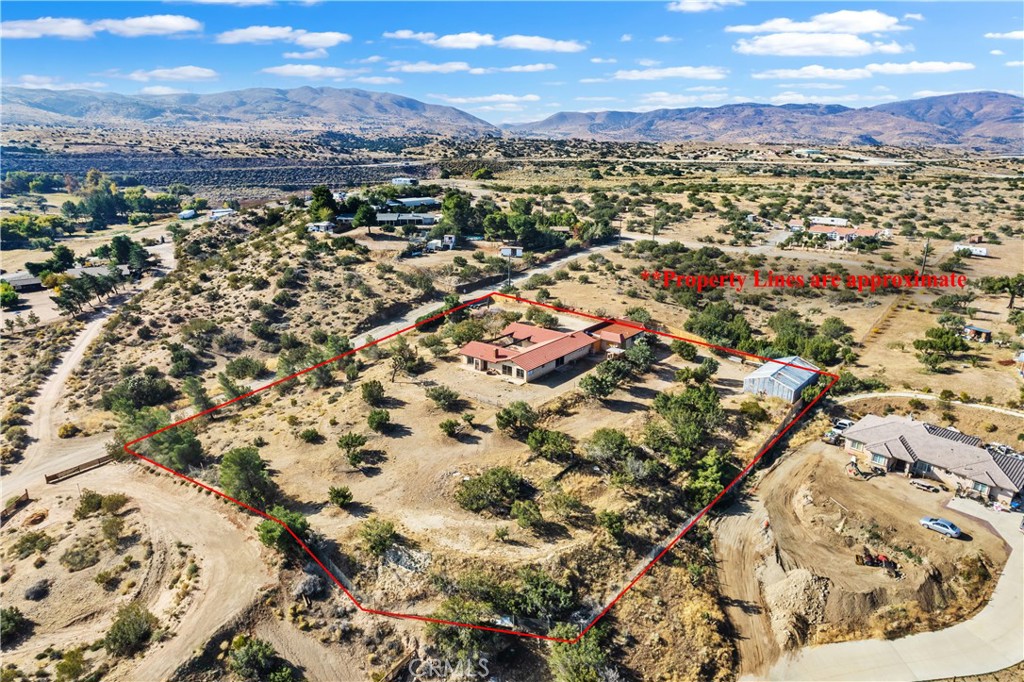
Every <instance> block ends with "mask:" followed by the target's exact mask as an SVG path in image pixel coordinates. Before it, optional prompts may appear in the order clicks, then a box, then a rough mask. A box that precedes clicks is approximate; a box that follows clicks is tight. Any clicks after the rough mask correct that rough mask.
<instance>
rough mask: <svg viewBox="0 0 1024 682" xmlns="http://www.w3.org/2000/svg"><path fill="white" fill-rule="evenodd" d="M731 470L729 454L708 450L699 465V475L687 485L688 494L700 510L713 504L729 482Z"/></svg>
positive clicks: (714, 449)
mask: <svg viewBox="0 0 1024 682" xmlns="http://www.w3.org/2000/svg"><path fill="white" fill-rule="evenodd" d="M731 469H732V464H731V463H730V462H729V455H728V453H724V452H720V451H719V450H718V448H711V449H710V450H708V452H707V454H706V455H704V457H703V458H702V459H701V460H700V462H699V464H698V469H697V475H696V476H694V477H692V478H691V479H690V480H689V481H688V482H687V484H686V492H688V493H689V494H690V496H691V497H692V499H693V500H694V502H695V503H696V505H697V507H698V508H703V507H706V506H707V505H709V504H711V501H712V500H713V499H715V497H716V496H717V495H718V494H719V493H720V492H721V491H722V489H723V488H724V487H725V484H726V483H727V482H728V480H729V476H730V470H731Z"/></svg>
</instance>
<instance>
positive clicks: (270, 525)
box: [256, 504, 309, 556]
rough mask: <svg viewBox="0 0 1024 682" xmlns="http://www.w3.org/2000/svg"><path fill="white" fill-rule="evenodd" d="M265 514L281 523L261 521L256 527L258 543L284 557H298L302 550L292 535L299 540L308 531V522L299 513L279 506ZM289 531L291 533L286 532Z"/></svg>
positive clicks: (270, 520)
mask: <svg viewBox="0 0 1024 682" xmlns="http://www.w3.org/2000/svg"><path fill="white" fill-rule="evenodd" d="M267 513H268V514H269V515H270V516H273V517H275V518H276V519H278V520H279V521H280V522H281V523H278V522H277V521H274V520H272V519H267V520H266V521H261V522H260V524H259V525H258V526H256V534H257V535H258V536H259V538H260V542H262V543H263V544H264V545H266V546H267V547H271V548H273V549H276V550H277V551H279V552H281V554H284V555H285V556H298V555H299V554H300V553H301V551H302V548H301V547H300V545H299V544H298V543H296V542H295V539H294V538H293V537H292V533H294V534H295V535H297V536H298V537H299V538H300V539H301V538H303V537H304V536H305V535H306V531H308V530H309V521H308V520H307V519H306V517H305V516H303V515H302V513H301V512H297V511H289V510H288V509H285V508H284V507H282V506H281V505H279V504H278V505H275V506H274V507H272V508H271V509H270V510H269V511H268V512H267ZM281 524H284V525H281ZM286 527H287V528H286ZM289 529H290V530H291V533H290V532H288V531H289Z"/></svg>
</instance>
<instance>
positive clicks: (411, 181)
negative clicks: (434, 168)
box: [391, 178, 420, 186]
mask: <svg viewBox="0 0 1024 682" xmlns="http://www.w3.org/2000/svg"><path fill="white" fill-rule="evenodd" d="M391 184H392V185H399V186H410V185H418V184H420V181H419V180H417V179H416V178H391Z"/></svg>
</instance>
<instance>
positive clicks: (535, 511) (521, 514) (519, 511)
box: [509, 500, 544, 528]
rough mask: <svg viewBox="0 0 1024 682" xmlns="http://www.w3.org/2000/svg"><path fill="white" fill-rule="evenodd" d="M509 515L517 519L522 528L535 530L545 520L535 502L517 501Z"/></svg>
mask: <svg viewBox="0 0 1024 682" xmlns="http://www.w3.org/2000/svg"><path fill="white" fill-rule="evenodd" d="M509 513H510V514H511V515H512V517H513V518H515V520H516V523H518V524H519V527H520V528H534V527H535V526H537V525H538V524H539V523H540V522H541V521H543V520H544V517H543V516H541V513H540V507H539V506H538V505H537V503H536V502H534V501H533V500H516V501H515V502H513V503H512V508H511V509H510V510H509Z"/></svg>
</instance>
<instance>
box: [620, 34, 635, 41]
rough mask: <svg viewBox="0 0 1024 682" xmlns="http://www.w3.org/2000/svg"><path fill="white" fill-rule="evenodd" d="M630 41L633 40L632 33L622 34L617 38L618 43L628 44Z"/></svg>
mask: <svg viewBox="0 0 1024 682" xmlns="http://www.w3.org/2000/svg"><path fill="white" fill-rule="evenodd" d="M632 40H633V34H632V33H623V34H622V36H621V37H620V38H619V42H620V43H628V42H631V41H632Z"/></svg>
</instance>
